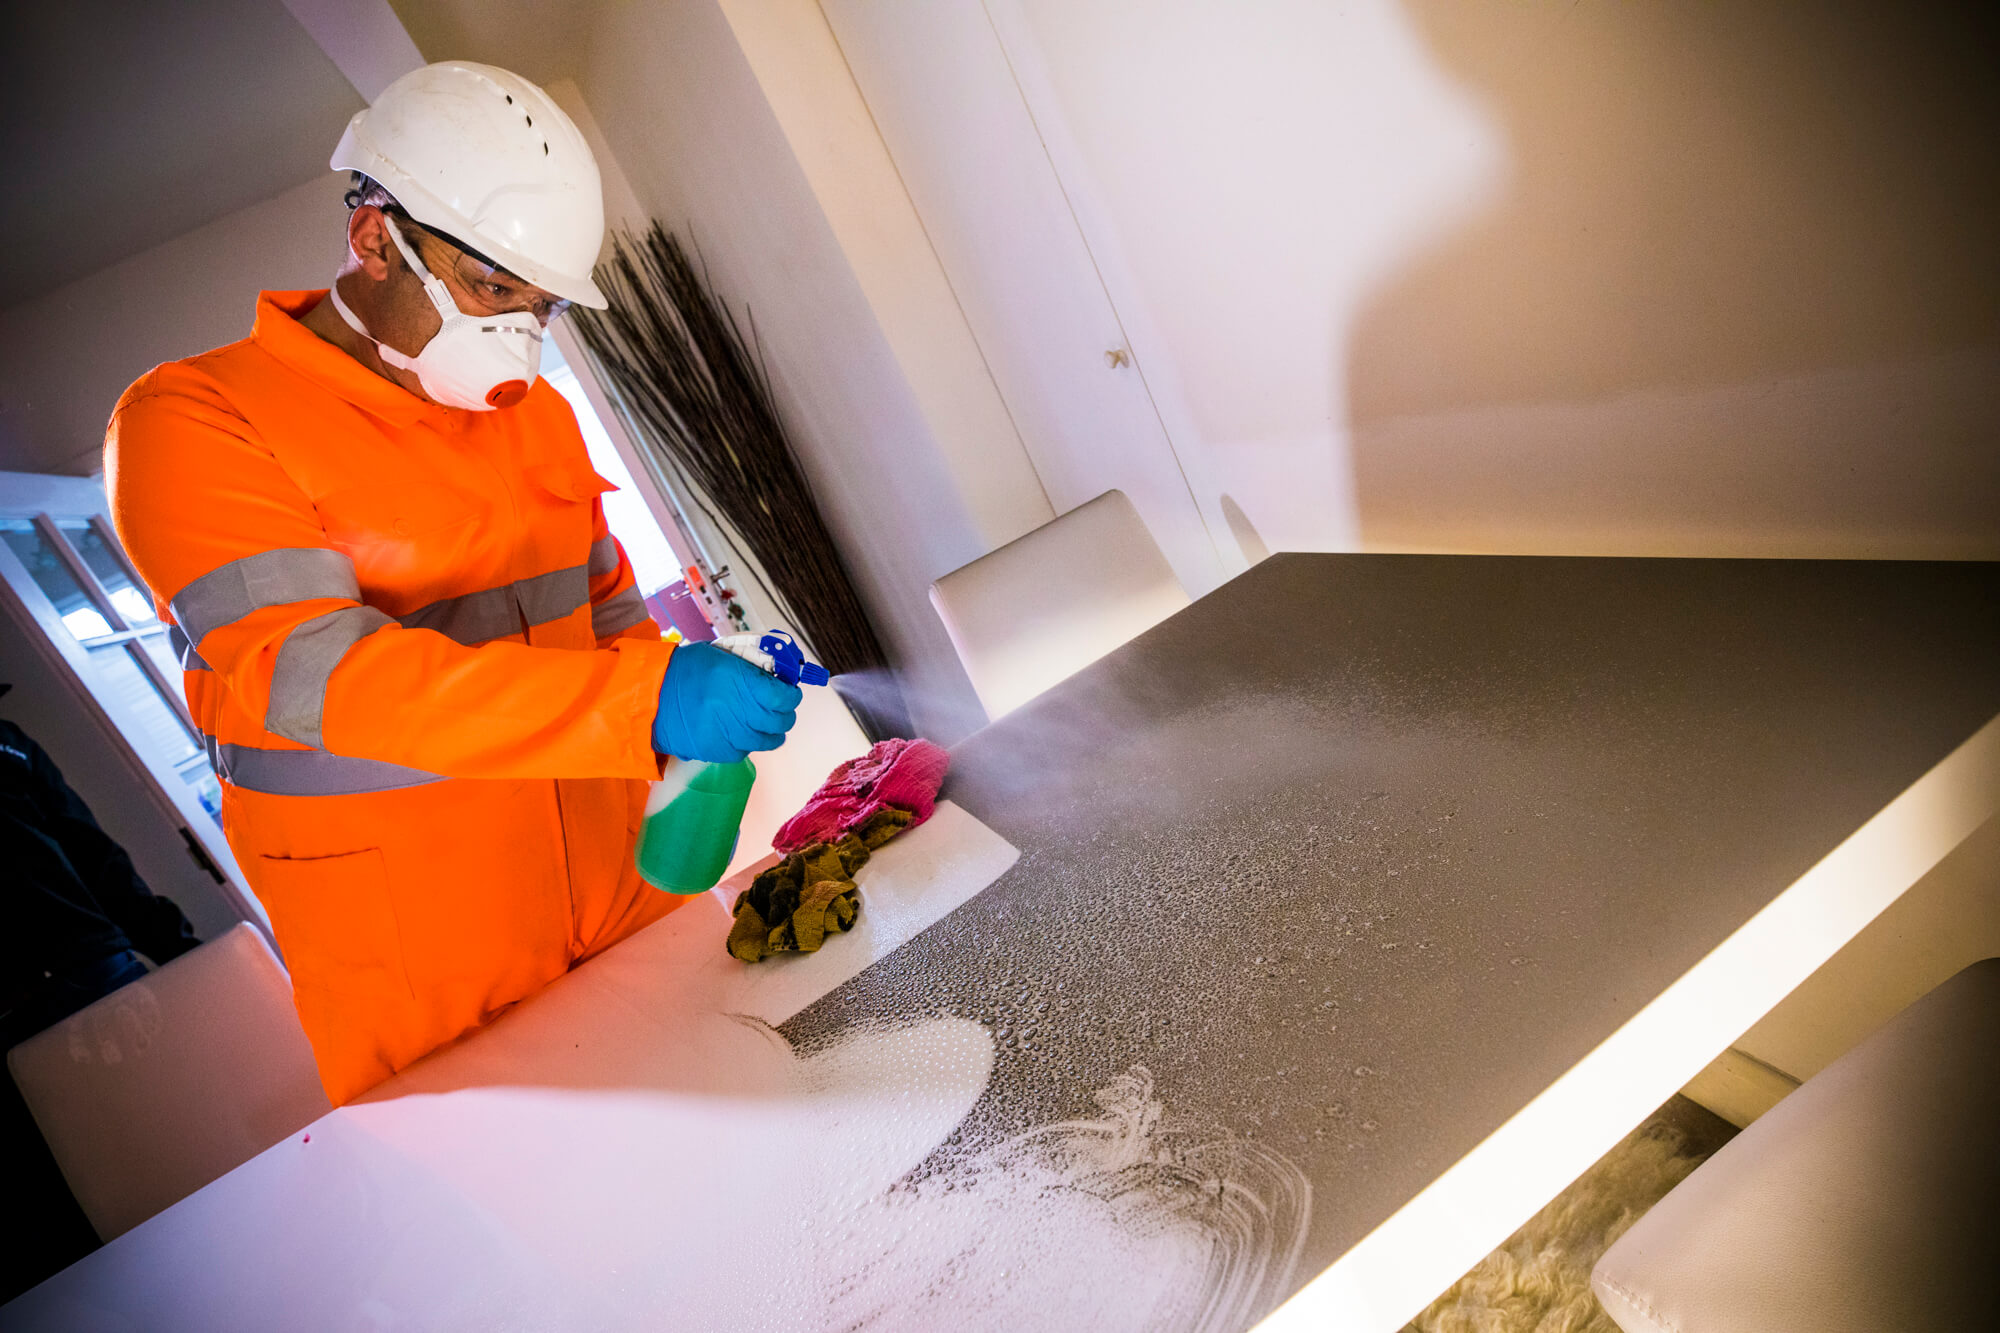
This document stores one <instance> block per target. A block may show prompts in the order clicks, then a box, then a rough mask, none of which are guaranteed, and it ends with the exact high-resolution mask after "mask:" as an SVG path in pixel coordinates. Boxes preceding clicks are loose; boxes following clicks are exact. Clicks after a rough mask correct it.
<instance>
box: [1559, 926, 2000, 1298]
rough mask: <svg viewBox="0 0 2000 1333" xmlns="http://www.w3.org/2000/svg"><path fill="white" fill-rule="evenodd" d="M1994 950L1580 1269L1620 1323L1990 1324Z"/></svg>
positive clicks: (1996, 1258) (1777, 1111) (1998, 1037)
mask: <svg viewBox="0 0 2000 1333" xmlns="http://www.w3.org/2000/svg"><path fill="white" fill-rule="evenodd" d="M1996 1051H2000V958H1989V959H1987V960H1986V961H1985V962H1983V963H1974V964H1973V965H1972V966H1971V967H1968V968H1966V969H1965V970H1964V971H1962V972H1960V973H1958V975H1956V976H1954V977H1952V978H1951V979H1950V980H1948V981H1946V982H1945V983H1944V984H1943V985H1941V986H1939V987H1938V988H1937V989H1935V990H1933V991H1931V992H1930V993H1929V994H1927V995H1925V996H1923V997H1922V998H1921V999H1919V1000H1917V1001H1916V1002H1915V1003H1914V1004H1912V1005H1910V1007H1909V1008H1907V1009H1905V1010H1903V1012H1902V1013H1900V1014H1898V1015H1897V1016H1896V1017H1895V1018H1892V1019H1890V1020H1889V1022H1888V1023H1886V1024H1884V1025H1883V1026H1882V1027H1881V1028H1880V1029H1878V1030H1877V1031H1876V1032H1875V1034H1874V1035H1873V1036H1871V1037H1869V1038H1868V1039H1867V1040H1866V1041H1863V1042H1862V1043H1861V1044H1860V1045H1858V1046H1856V1047H1855V1048H1854V1049H1853V1050H1851V1051H1849V1052H1848V1053H1847V1054H1845V1055H1843V1056H1841V1057H1840V1058H1839V1059H1838V1060H1835V1061H1834V1062H1833V1063H1832V1064H1830V1065H1828V1066H1827V1067H1826V1068H1825V1069H1822V1070H1820V1071H1819V1073H1817V1074H1814V1075H1813V1076H1812V1077H1811V1078H1809V1079H1807V1080H1806V1081H1805V1082H1804V1083H1802V1084H1800V1085H1799V1087H1798V1089H1797V1090H1796V1091H1795V1092H1792V1093H1791V1094H1789V1095H1788V1096H1786V1098H1785V1099H1784V1100H1783V1101H1781V1102H1779V1103H1778V1104H1777V1105H1776V1106H1775V1107H1773V1108H1772V1109H1771V1110H1770V1111H1769V1112H1767V1113H1766V1114H1764V1115H1763V1116H1760V1117H1759V1118H1758V1119H1757V1122H1756V1123H1755V1124H1753V1125H1751V1126H1750V1127H1749V1128H1748V1129H1746V1130H1744V1131H1743V1132H1742V1133H1741V1134H1738V1135H1737V1136H1736V1137H1735V1138H1733V1139H1731V1140H1730V1141H1729V1142H1728V1143H1727V1144H1725V1145H1724V1146H1723V1147H1722V1149H1721V1150H1720V1151H1719V1152H1717V1153H1716V1154H1715V1156H1713V1157H1711V1158H1709V1159H1708V1160H1707V1161H1706V1162H1703V1163H1702V1164H1701V1165H1700V1166H1699V1167H1697V1168H1696V1169H1695V1171H1694V1173H1693V1174H1692V1175H1690V1176H1689V1177H1688V1178H1687V1179H1686V1180H1683V1181H1682V1182H1681V1183H1680V1184H1678V1185H1676V1186H1675V1187H1674V1188H1673V1189H1672V1190H1671V1191H1670V1192H1669V1193H1668V1194H1667V1197H1666V1198H1664V1199H1662V1200H1661V1201H1660V1202H1659V1203H1657V1204H1655V1205H1654V1206H1653V1208H1652V1210H1651V1211H1650V1212H1648V1213H1647V1214H1646V1215H1645V1216H1643V1217H1641V1218H1640V1219H1639V1220H1638V1221H1637V1222H1635V1223H1633V1225H1632V1229H1631V1230H1630V1231H1627V1232H1626V1233H1625V1234H1624V1235H1623V1236H1622V1237H1620V1238H1619V1240H1618V1242H1617V1243H1616V1244H1614V1245H1613V1246H1612V1247H1611V1248H1610V1249H1608V1250H1606V1251H1605V1252H1604V1257H1603V1258H1601V1259H1599V1260H1598V1261H1597V1267H1596V1269H1595V1270H1594V1271H1593V1272H1592V1273H1591V1275H1590V1285H1591V1289H1592V1290H1593V1291H1594V1292H1595V1293H1596V1294H1597V1299H1598V1302H1599V1303H1600V1304H1602V1305H1603V1306H1604V1309H1605V1312H1606V1313H1607V1314H1609V1315H1610V1316H1611V1318H1612V1319H1613V1320H1615V1321H1616V1322H1617V1324H1618V1326H1619V1327H1620V1328H1622V1329H1625V1330H1626V1331H1627V1333H1737V1331H1738V1330H1743V1329H1755V1330H1757V1333H1880V1331H1881V1330H1887V1329H1924V1330H1926V1333H1975V1330H1976V1331H1977V1333H1987V1331H1988V1330H1991V1329H1993V1328H1995V1327H2000V1319H1996V1316H1995V1299H1994V1295H1993V1275H1994V1273H1995V1272H1996V1271H2000V1267H1996V1265H2000V1209H1996V1208H1995V1200H1996V1199H2000V1146H1995V1143H1994V1133H1993V1129H1994V1125H1995V1124H1996V1123H2000V1062H1996V1060H1995V1056H1994V1053H1995V1052H1996Z"/></svg>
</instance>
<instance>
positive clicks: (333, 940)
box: [252, 847, 412, 1002]
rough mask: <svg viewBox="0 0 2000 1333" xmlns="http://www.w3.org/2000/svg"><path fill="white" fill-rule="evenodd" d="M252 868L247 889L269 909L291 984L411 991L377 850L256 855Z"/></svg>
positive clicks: (356, 995) (392, 993)
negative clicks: (254, 868)
mask: <svg viewBox="0 0 2000 1333" xmlns="http://www.w3.org/2000/svg"><path fill="white" fill-rule="evenodd" d="M257 869H258V871H259V873H258V875H257V876H256V879H257V882H256V883H255V884H254V885H252V887H253V888H255V889H256V890H257V896H258V897H259V898H261V899H262V900H263V902H264V906H265V908H266V909H267V910H268V911H269V912H270V914H271V928H272V930H273V931H274V932H275V933H276V934H277V937H278V947H279V948H280V949H282V950H284V954H285V966H286V967H287V968H288V969H290V971H291V974H292V982H293V984H294V985H295V986H299V987H303V988H307V989H312V990H318V991H322V992H325V993H327V994H329V995H334V996H339V997H341V998H344V999H349V1000H367V999H377V1000H388V1001H392V1002H393V1001H406V1000H408V999H409V998H410V997H411V995H412V990H411V987H410V977H409V971H408V969H407V968H406V966H405V964H404V960H403V938H402V931H401V929H400V928H399V927H398V925H397V922H396V909H395V904H394V903H393V901H392V900H391V898H390V894H389V875H388V869H387V867H386V865H385V864H384V862H383V859H382V853H381V851H380V850H379V849H377V848H374V847H369V848H365V849H363V850H361V851H358V852H343V853H341V854H339V855H337V856H311V857H281V856H260V857H258V858H257Z"/></svg>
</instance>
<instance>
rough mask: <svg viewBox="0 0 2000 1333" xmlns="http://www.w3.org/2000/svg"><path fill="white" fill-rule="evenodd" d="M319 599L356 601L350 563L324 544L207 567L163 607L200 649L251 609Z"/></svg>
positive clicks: (358, 587)
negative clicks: (203, 572) (171, 613)
mask: <svg viewBox="0 0 2000 1333" xmlns="http://www.w3.org/2000/svg"><path fill="white" fill-rule="evenodd" d="M318 597H338V598H341V599H343V600H345V601H350V602H358V601H360V600H361V584H360V583H359V582H358V581H357V580H356V579H355V577H354V562H353V561H352V560H349V559H348V558H347V557H346V556H344V555H342V554H341V553H340V552H339V551H334V550H329V549H327V548H326V547H324V546H286V547H280V548H279V549H278V550H275V551H259V552H258V553H257V554H256V555H246V556H244V557H243V558H242V559H241V560H232V561H230V562H229V563H228V564H226V565H224V566H222V568H220V569H212V570H210V571H209V572H208V573H206V574H203V575H202V576H201V577H200V578H198V579H196V580H195V581H194V582H193V583H190V584H188V586H187V587H185V588H182V589H181V591H180V595H179V596H177V597H175V598H174V599H173V601H172V602H170V603H168V605H169V606H171V607H172V608H173V612H174V619H175V620H177V621H179V622H180V624H181V626H182V628H183V629H185V630H186V631H187V636H188V640H189V642H191V643H193V644H195V645H196V646H197V647H199V646H200V644H201V641H202V640H203V639H205V638H207V637H208V635H209V633H210V631H212V630H218V629H221V628H222V627H223V626H224V625H233V624H235V623H236V622H237V621H239V620H241V619H243V617H245V616H247V615H249V614H250V613H251V612H252V611H256V610H259V609H260V608H263V607H266V606H282V605H284V604H285V603H287V602H305V601H311V600H313V599H314V598H318Z"/></svg>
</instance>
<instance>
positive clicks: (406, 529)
mask: <svg viewBox="0 0 2000 1333" xmlns="http://www.w3.org/2000/svg"><path fill="white" fill-rule="evenodd" d="M395 527H396V535H397V536H398V537H407V536H409V535H410V520H409V519H407V518H399V519H397V520H396V523H395Z"/></svg>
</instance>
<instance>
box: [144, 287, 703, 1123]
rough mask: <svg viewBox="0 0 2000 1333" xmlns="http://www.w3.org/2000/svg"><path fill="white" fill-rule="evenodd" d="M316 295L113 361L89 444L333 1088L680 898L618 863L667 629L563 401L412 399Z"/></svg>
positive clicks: (639, 785) (637, 807) (547, 391)
mask: <svg viewBox="0 0 2000 1333" xmlns="http://www.w3.org/2000/svg"><path fill="white" fill-rule="evenodd" d="M322 295H323V293H321V292H265V293H263V294H262V296H261V298H260V299H259V301H258V305H257V319H256V324H255V327H254V329H253V331H252V332H251V335H250V337H249V338H248V339H246V340H244V341H242V342H239V343H234V344H231V345H230V346H228V347H224V348H220V349H219V350H217V351H213V352H208V353H205V354H203V355H201V356H197V357H191V358H189V359H188V360H185V361H176V362H171V363H169V364H167V365H163V366H160V367H159V368H157V369H156V370H154V371H152V372H151V373H150V374H148V375H146V376H145V377H144V378H142V379H140V380H139V381H138V382H137V383H136V384H134V385H133V386H132V387H131V388H130V389H128V390H126V392H125V396H124V397H123V398H121V399H120V400H119V402H118V407H117V409H116V411H115V412H114V413H113V415H112V418H111V425H110V430H109V434H108V438H107V448H106V464H105V473H106V478H107V481H108V483H109V488H110V495H111V508H112V516H113V519H114V521H115V523H116V525H117V528H118V534H119V536H120V537H121V538H122V539H123V540H124V543H125V547H126V549H127V551H128V552H129V553H130V554H131V556H132V559H133V562H134V563H135V564H136V565H137V566H138V568H139V572H140V573H141V574H142V575H143V576H144V577H145V580H146V583H147V584H148V585H149V586H150V587H151V588H152V590H153V593H154V596H155V598H156V599H157V600H158V602H159V605H160V614H161V617H162V619H165V620H169V621H171V622H172V624H173V625H174V626H175V627H176V629H175V631H174V634H173V639H174V642H175V644H176V646H177V647H178V648H179V649H180V651H181V653H182V659H183V665H184V666H185V667H186V668H187V675H186V690H187V701H188V706H189V708H190V710H191V711H192V713H193V716H194V720H195V724H196V725H197V726H198V727H199V728H200V729H201V731H202V732H203V733H204V735H205V736H206V737H207V746H208V753H209V759H210V762H211V763H213V764H214V766H215V769H216V772H217V773H218V774H219V775H220V776H221V778H222V784H223V785H222V824H223V830H224V832H225V833H226V835H227V836H228V839H229V845H230V847H231V848H232V849H233V850H234V851H235V853H236V859H237V861H238V863H239V864H240V865H241V866H242V867H243V872H244V874H245V875H246V876H247V877H248V878H249V881H250V887H251V888H252V889H253V890H255V892H256V894H257V897H258V899H259V900H260V901H261V902H262V903H263V904H264V907H265V909H266V910H267V911H268V912H269V913H270V917H271V926H272V929H273V930H274V931H275V932H276V934H277V938H278V945H279V948H280V949H282V950H283V952H284V956H285V964H286V966H287V967H288V968H289V969H290V970H291V974H292V987H293V994H294V997H295V1000H296V1003H297V1005H298V1011H299V1017H300V1019H301V1020H302V1021H303V1023H304V1025H305V1030H306V1035H307V1036H308V1037H309V1038H310V1039H311V1041H312V1046H313V1053H314V1055H315V1056H316V1057H317V1059H318V1063H319V1070H320V1078H321V1080H322V1081H323V1082H324V1083H325V1084H326V1091H327V1095H328V1096H329V1097H330V1098H331V1099H332V1100H333V1102H334V1104H335V1105H339V1104H341V1103H343V1102H345V1101H347V1100H349V1099H350V1098H352V1097H354V1096H355V1095H357V1094H359V1093H361V1092H363V1091H365V1090H367V1089H368V1088H369V1087H371V1086H373V1085H374V1084H376V1083H378V1082H380V1081H381V1080H382V1079H383V1078H385V1077H387V1076H388V1075H389V1074H391V1073H392V1072H394V1071H395V1070H398V1069H401V1068H402V1067H404V1066H405V1065H407V1064H409V1063H410V1062H411V1061H413V1060H415V1059H417V1058H418V1057H419V1056H421V1055H423V1054H424V1053H426V1052H427V1051H431V1050H433V1049H435V1048H437V1047H438V1046H440V1045H443V1044H444V1043H446V1042H448V1041H450V1040H452V1039H453V1038H455V1037H457V1036H459V1035H461V1034H462V1033H464V1032H466V1031H468V1030H470V1029H472V1028H474V1027H476V1026H478V1025H479V1024H481V1023H483V1022H485V1021H486V1020H488V1019H489V1018H491V1017H493V1016H494V1015H496V1014H497V1013H498V1012H500V1011H501V1010H503V1009H505V1008H506V1007H507V1006H508V1005H510V1004H512V1003H514V1002H515V1001H517V1000H519V999H521V998H523V997H524V996H527V995H529V994H531V993H533V992H534V991H536V990H537V989H539V988H540V987H542V986H544V985H546V984H547V983H548V982H549V981H551V980H553V979H554V978H556V977H558V976H560V975H562V973H563V972H564V971H566V970H567V969H568V968H570V967H572V966H574V965H575V964H576V963H577V962H579V961H580V960H582V959H584V958H587V957H589V956H590V955H592V954H594V953H596V952H598V951H600V950H602V949H604V948H606V947H608V946H609V945H611V944H612V943H615V942H616V941H618V940H620V939H622V938H624V937H625V936H626V935H629V934H630V933H632V932H633V931H634V930H637V929H638V928H639V927H641V926H643V925H646V924H648V923H649V922H652V921H654V920H657V919H658V918H660V917H661V916H664V915H665V914H666V913H667V912H668V911H670V910H671V909H672V908H673V907H674V906H675V905H677V904H678V903H679V902H680V901H681V900H680V899H678V898H674V897H672V896H670V895H668V894H664V893H661V892H659V891H657V890H655V889H653V888H651V887H649V886H647V885H646V884H645V883H643V882H642V881H641V880H640V879H639V878H638V875H637V873H636V871H635V870H634V868H633V863H632V845H633V840H634V837H635V835H636V833H637V831H638V827H639V822H640V819H641V817H642V815H643V813H644V808H645V799H646V790H647V789H646V780H648V779H652V778H656V777H658V776H659V762H660V761H659V759H658V758H657V757H656V756H655V755H654V753H653V749H652V741H651V727H652V721H653V714H654V711H655V708H656V706H657V703H658V698H659V690H660V680H661V677H662V676H663V675H664V674H665V672H666V668H667V660H668V658H669V656H670V655H671V654H672V652H673V649H672V646H671V645H669V644H666V643H663V642H661V640H660V632H659V629H658V627H657V626H655V625H654V624H653V622H652V620H651V619H649V618H648V617H647V615H646V609H645V605H644V602H643V600H642V599H641V597H640V593H639V590H638V588H637V587H636V586H635V584H634V582H633V575H632V567H631V564H630V563H629V562H628V561H627V560H626V558H625V553H624V551H623V549H622V548H621V547H620V546H619V545H618V542H617V540H616V539H615V538H613V537H612V536H611V535H610V533H609V531H608V530H607V528H606V527H605V522H604V509H603V505H602V504H601V503H600V502H599V500H598V498H597V497H598V495H599V494H600V493H601V492H603V491H607V490H610V489H612V487H611V484H610V483H609V482H606V481H605V480H603V479H602V478H601V477H599V476H598V475H597V474H596V473H595V472H594V471H592V469H591V466H590V462H589V460H588V458H587V456H586V454H585V452H584V444H583V437H582V435H581V434H580V433H579V432H578V430H577V426H576V418H575V416H574V415H573V414H572V413H571V412H570V409H569V405H568V403H566V402H565V401H564V400H563V398H562V396H561V395H560V394H558V393H557V392H556V391H555V390H554V389H553V388H551V387H550V386H549V385H548V384H547V383H546V382H545V381H537V382H536V384H535V386H534V388H533V389H531V390H530V391H529V393H528V396H527V398H526V399H525V400H524V401H522V402H521V403H520V404H518V405H516V406H514V407H511V408H506V409H503V410H501V411H497V412H466V411H460V410H456V409H450V408H444V407H439V406H437V405H435V404H432V403H428V402H426V401H424V400H423V399H421V398H418V397H417V396H415V395H414V394H411V393H409V392H407V391H405V390H404V389H402V388H400V387H398V386H397V385H395V384H392V383H390V382H389V381H388V380H386V379H383V378H381V377H380V376H378V375H375V374H373V373H372V372H370V371H369V370H368V369H366V368H365V367H363V366H362V365H361V364H360V363H359V362H357V361H355V360H353V359H352V358H351V357H349V356H348V355H347V354H346V353H344V352H342V351H341V350H340V349H338V348H336V347H334V346H333V345H332V344H330V343H327V342H323V341H321V340H320V339H319V338H318V337H317V336H315V335H314V334H313V333H312V332H311V331H310V330H308V329H306V328H305V327H304V326H303V325H301V324H299V323H298V317H299V316H301V315H303V314H304V313H305V312H307V311H308V310H310V309H311V308H312V307H313V306H314V305H315V304H316V303H317V302H318V301H319V300H320V299H321V297H322Z"/></svg>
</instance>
